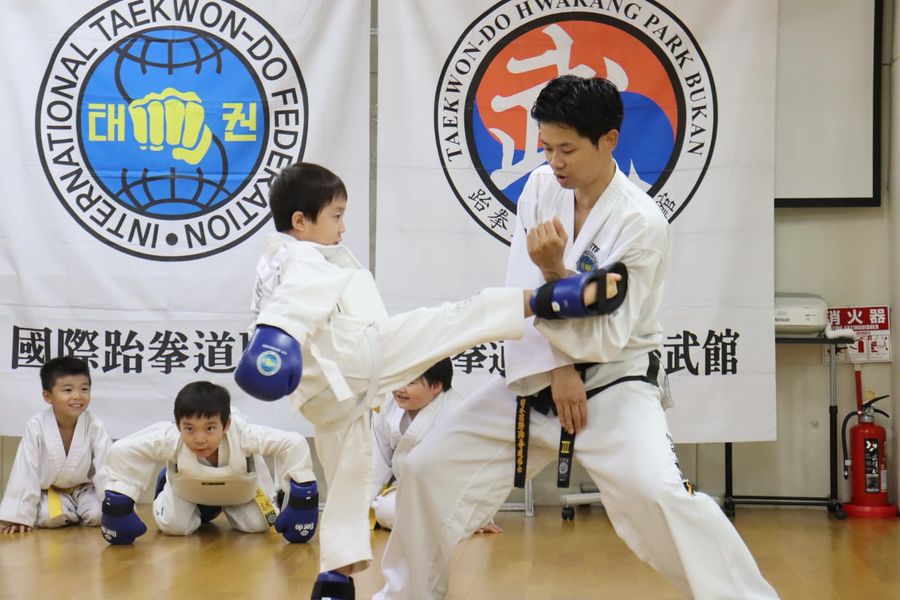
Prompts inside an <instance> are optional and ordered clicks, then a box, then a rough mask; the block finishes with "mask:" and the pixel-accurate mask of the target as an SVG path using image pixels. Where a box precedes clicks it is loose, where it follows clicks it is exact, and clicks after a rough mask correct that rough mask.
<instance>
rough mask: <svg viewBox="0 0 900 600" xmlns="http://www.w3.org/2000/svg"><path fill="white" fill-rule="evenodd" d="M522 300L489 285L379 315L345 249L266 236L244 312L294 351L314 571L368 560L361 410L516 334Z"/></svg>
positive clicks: (368, 461) (354, 566)
mask: <svg viewBox="0 0 900 600" xmlns="http://www.w3.org/2000/svg"><path fill="white" fill-rule="evenodd" d="M522 299H523V296H522V290H521V289H509V288H489V289H486V290H483V291H482V292H481V293H480V294H478V295H477V296H473V297H472V298H469V299H467V300H463V301H461V302H455V303H445V304H442V305H440V306H437V307H434V308H420V309H417V310H413V311H409V312H405V313H401V314H398V315H394V316H391V317H388V316H387V311H386V309H385V307H384V303H383V301H382V299H381V294H380V293H379V291H378V288H377V287H376V286H375V280H374V278H373V277H372V274H371V273H370V272H369V271H368V270H367V269H365V268H363V267H362V265H360V263H359V261H357V260H356V258H355V257H354V256H353V254H352V253H351V252H350V250H349V249H347V248H346V247H344V246H340V245H334V246H323V245H321V244H316V243H314V242H306V241H300V240H297V239H295V238H293V237H291V236H290V235H287V234H283V233H277V234H271V235H270V236H269V238H268V240H267V247H266V250H265V252H264V254H263V256H262V258H261V259H260V261H259V264H258V265H257V282H256V286H255V292H254V300H253V305H252V306H251V310H252V312H253V314H254V315H258V316H257V318H256V324H265V325H271V326H274V327H278V328H280V329H283V330H284V331H285V332H287V333H288V334H289V335H291V336H292V337H294V338H295V339H296V340H297V341H298V342H299V344H300V347H301V350H302V353H303V376H302V378H301V380H300V385H299V386H298V388H297V390H296V391H295V392H294V393H293V394H292V395H291V400H292V402H293V403H294V405H295V406H297V407H299V409H300V411H301V412H302V413H303V416H305V417H306V418H307V419H308V420H309V421H310V422H311V423H312V424H313V425H314V426H315V430H316V431H315V440H316V451H317V454H318V457H319V459H320V460H321V462H322V467H323V469H324V471H325V479H326V481H327V483H328V496H327V499H326V502H325V510H324V512H323V513H322V519H321V522H320V524H319V548H320V563H321V569H322V571H330V570H333V569H337V568H339V567H348V566H349V567H350V568H351V570H352V571H359V570H362V569H365V568H367V567H368V566H369V563H370V562H371V560H372V548H371V543H370V532H369V516H368V512H369V501H370V498H369V497H368V496H367V493H368V491H369V489H370V486H371V481H372V472H371V471H372V439H371V436H372V433H371V430H370V423H369V414H368V411H369V409H371V408H374V407H376V406H378V405H380V403H381V401H382V399H383V396H384V394H385V393H387V392H390V391H392V390H394V389H397V388H399V387H401V386H403V385H405V384H407V383H409V382H410V381H412V380H413V379H415V378H416V377H419V376H420V375H421V374H422V373H424V372H425V371H426V370H427V369H428V368H429V367H431V366H432V365H433V364H434V363H436V362H437V361H439V360H441V359H443V358H446V357H448V356H452V355H454V354H456V353H459V352H462V351H463V350H466V349H468V348H470V347H472V346H474V345H476V344H479V343H485V342H489V341H496V340H501V339H511V338H518V337H521V336H522V333H523V332H524V328H525V320H524V318H523V317H524V309H523V307H522V304H523V300H522Z"/></svg>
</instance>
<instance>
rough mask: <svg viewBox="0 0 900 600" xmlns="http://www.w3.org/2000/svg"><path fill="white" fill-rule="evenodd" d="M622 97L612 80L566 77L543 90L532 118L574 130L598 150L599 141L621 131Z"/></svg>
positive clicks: (533, 109) (558, 78)
mask: <svg viewBox="0 0 900 600" xmlns="http://www.w3.org/2000/svg"><path fill="white" fill-rule="evenodd" d="M624 114H625V112H624V110H623V108H622V97H621V96H620V95H619V90H617V89H616V86H615V85H613V84H612V83H611V82H610V81H609V80H607V79H604V78H602V77H593V78H585V77H578V76H576V75H563V76H562V77H557V78H556V79H552V80H551V81H550V82H549V83H548V84H547V85H546V86H545V87H544V89H542V90H541V93H540V94H539V95H538V98H537V100H535V102H534V106H532V107H531V117H532V118H533V119H534V120H536V121H537V122H538V123H551V124H553V125H562V126H564V127H571V128H572V129H574V130H575V131H577V132H578V135H580V136H581V137H585V138H587V139H589V140H590V141H591V143H592V144H594V145H595V146H596V145H597V143H598V142H599V141H600V138H601V137H602V136H604V135H606V134H607V133H608V132H610V131H612V130H613V129H615V130H619V129H620V128H621V127H622V117H623V116H624Z"/></svg>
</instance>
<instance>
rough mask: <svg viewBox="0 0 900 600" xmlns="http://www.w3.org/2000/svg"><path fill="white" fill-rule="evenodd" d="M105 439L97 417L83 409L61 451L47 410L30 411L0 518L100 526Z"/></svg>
mask: <svg viewBox="0 0 900 600" xmlns="http://www.w3.org/2000/svg"><path fill="white" fill-rule="evenodd" d="M109 446H110V439H109V436H108V435H107V434H106V429H105V428H104V427H103V423H102V422H101V421H100V419H98V418H96V417H94V416H93V415H91V413H90V412H88V411H84V412H83V413H81V415H80V416H79V417H78V421H77V422H76V423H75V434H74V435H73V436H72V443H71V445H70V446H69V452H68V453H66V450H65V447H64V446H63V441H62V437H60V434H59V425H57V423H56V416H54V414H53V408H52V407H51V408H47V409H46V410H44V411H41V412H40V413H38V414H36V415H34V416H33V417H31V418H30V419H29V420H28V423H27V424H26V426H25V433H24V435H23V436H22V441H21V442H19V449H18V450H17V451H16V458H15V461H14V462H13V466H12V471H11V472H10V474H9V480H8V481H7V483H6V492H5V493H4V495H3V502H2V503H0V521H6V522H9V523H19V524H21V525H28V526H29V527H35V526H36V527H61V526H63V525H68V524H69V523H78V522H80V523H82V524H84V525H91V526H97V525H99V524H100V516H101V511H100V505H101V501H102V497H101V495H102V493H103V484H104V481H103V480H104V477H103V475H102V470H101V467H102V466H103V464H104V462H105V461H106V454H107V452H108V451H109Z"/></svg>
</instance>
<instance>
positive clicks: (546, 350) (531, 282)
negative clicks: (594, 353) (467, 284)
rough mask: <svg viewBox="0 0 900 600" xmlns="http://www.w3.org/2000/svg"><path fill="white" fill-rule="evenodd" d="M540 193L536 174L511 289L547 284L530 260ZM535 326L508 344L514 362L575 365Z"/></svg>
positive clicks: (529, 185) (510, 264)
mask: <svg viewBox="0 0 900 600" xmlns="http://www.w3.org/2000/svg"><path fill="white" fill-rule="evenodd" d="M537 193H538V180H537V178H536V177H535V175H534V174H532V176H531V177H529V178H528V181H526V183H525V187H524V188H523V190H522V194H521V195H520V197H519V205H518V207H519V210H518V213H517V214H518V218H517V219H516V227H515V231H514V232H513V239H512V243H511V244H510V249H509V259H508V261H507V266H506V285H507V286H510V287H519V288H523V289H535V288H537V287H538V286H540V285H541V284H542V283H544V277H543V274H542V273H541V271H540V269H539V268H538V267H537V265H535V264H534V263H533V262H532V261H531V257H530V256H528V228H529V227H531V226H533V225H534V224H535V223H536V222H537V220H538V216H537V214H536V212H537V208H536V204H537ZM535 323H536V321H535V320H534V319H533V318H530V319H528V322H527V323H526V326H525V335H524V336H523V337H522V338H521V339H519V340H506V341H504V345H505V347H506V350H507V355H508V356H509V357H512V360H511V361H510V362H511V363H523V362H524V363H528V364H535V363H539V364H541V365H543V367H544V369H543V370H545V371H549V370H551V369H553V368H556V367H560V366H563V365H567V364H572V363H573V362H574V361H573V360H572V359H570V358H568V357H567V356H565V355H563V354H562V353H560V352H558V351H557V350H556V349H554V348H553V346H552V345H551V344H550V342H549V341H548V340H547V338H546V337H545V336H543V335H541V334H540V333H539V332H538V331H537V330H536V329H535V327H534V325H535ZM520 356H522V357H527V359H526V360H524V361H523V360H519V357H520ZM512 371H513V372H512V373H510V375H512V379H516V378H517V375H518V374H517V373H515V368H513V369H512Z"/></svg>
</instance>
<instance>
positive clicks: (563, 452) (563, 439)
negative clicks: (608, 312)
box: [513, 350, 660, 488]
mask: <svg viewBox="0 0 900 600" xmlns="http://www.w3.org/2000/svg"><path fill="white" fill-rule="evenodd" d="M649 356H650V364H649V365H648V366H647V373H646V374H645V375H629V376H627V377H620V378H619V379H616V380H615V381H613V382H611V383H607V384H606V385H602V386H600V387H597V388H593V389H590V390H585V395H586V396H587V397H588V398H593V397H594V396H596V395H597V394H599V393H600V392H602V391H604V390H607V389H609V388H611V387H612V386H614V385H618V384H620V383H625V382H626V381H644V382H646V383H650V384H653V385H659V384H658V382H657V377H658V375H659V366H660V364H659V360H660V353H659V352H658V351H656V350H654V351H653V352H651V353H650V355H649ZM595 364H597V363H585V364H577V365H575V368H576V369H577V370H578V373H579V374H580V375H581V378H582V379H584V374H585V372H586V371H587V370H588V368H589V367H592V366H594V365H595ZM532 408H533V409H535V410H536V411H538V412H539V413H541V414H544V415H547V414H550V412H551V411H552V412H553V414H554V415H555V414H557V412H556V405H555V404H554V403H553V394H552V392H551V390H550V386H547V387H545V388H544V389H542V390H541V391H539V392H538V393H536V394H532V395H531V396H518V397H517V398H516V464H515V477H514V480H513V481H514V485H515V486H516V487H517V488H522V487H525V474H526V471H527V468H528V429H529V426H530V423H531V409H532ZM574 452H575V434H574V433H569V432H568V431H566V430H565V429H563V428H562V427H560V432H559V456H558V459H557V462H556V487H559V488H567V487H569V478H570V477H571V474H572V456H573V454H574Z"/></svg>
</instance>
